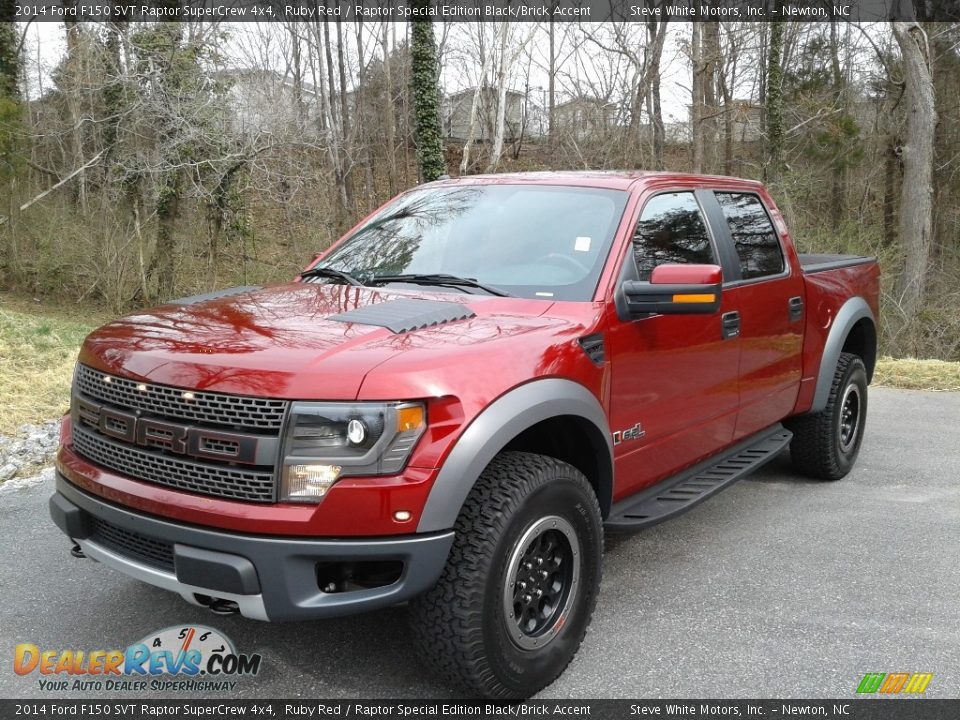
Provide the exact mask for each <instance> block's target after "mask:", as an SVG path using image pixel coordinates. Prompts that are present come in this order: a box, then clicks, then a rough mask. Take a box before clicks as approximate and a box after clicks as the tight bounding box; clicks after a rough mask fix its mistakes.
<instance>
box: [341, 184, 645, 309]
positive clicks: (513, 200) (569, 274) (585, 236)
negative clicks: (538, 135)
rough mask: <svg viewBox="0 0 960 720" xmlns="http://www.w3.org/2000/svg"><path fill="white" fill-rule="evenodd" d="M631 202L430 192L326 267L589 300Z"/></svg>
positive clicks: (548, 189)
mask: <svg viewBox="0 0 960 720" xmlns="http://www.w3.org/2000/svg"><path fill="white" fill-rule="evenodd" d="M627 198H628V194H627V193H626V192H623V191H620V190H608V189H600V188H582V187H568V186H559V185H556V186H554V185H509V184H495V185H494V184H491V185H459V186H452V187H439V188H422V189H418V190H413V191H411V192H409V193H407V194H405V195H403V196H401V197H399V198H397V200H395V201H394V202H393V203H391V204H390V205H388V206H387V207H386V208H384V209H383V210H382V211H381V212H379V213H378V214H377V215H375V216H374V217H373V218H371V219H370V221H369V222H367V223H366V224H365V225H364V226H362V227H361V228H360V229H358V230H357V231H356V232H355V233H354V234H353V235H352V236H350V237H349V238H347V239H346V240H344V241H343V243H341V244H340V245H339V246H338V247H337V248H335V249H334V250H333V251H332V252H331V253H330V254H329V255H327V256H326V257H325V258H324V260H323V261H322V264H324V265H326V266H328V267H331V268H334V269H336V270H340V271H343V272H347V273H350V274H351V275H352V276H354V277H356V278H358V279H359V280H361V281H363V282H370V283H374V281H375V280H376V278H377V277H378V276H384V275H400V274H407V275H410V274H436V273H439V274H446V275H456V276H459V277H461V278H470V279H472V280H476V281H478V282H480V283H483V284H484V285H487V286H489V287H493V288H496V289H498V290H501V291H503V292H506V293H509V294H511V295H515V296H518V297H527V298H545V299H554V300H578V301H589V300H592V299H593V295H594V292H595V291H596V288H597V282H598V281H599V279H600V273H601V271H602V269H603V265H604V262H605V260H606V258H607V255H608V253H609V251H610V245H611V243H612V242H613V236H614V234H615V232H616V229H617V226H618V225H619V223H620V219H621V217H622V215H623V210H624V208H625V207H626V203H627ZM436 289H440V288H436Z"/></svg>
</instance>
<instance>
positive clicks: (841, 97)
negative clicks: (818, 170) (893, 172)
mask: <svg viewBox="0 0 960 720" xmlns="http://www.w3.org/2000/svg"><path fill="white" fill-rule="evenodd" d="M830 71H831V73H832V75H833V89H834V93H835V94H836V99H837V104H838V105H839V107H840V108H841V110H842V113H841V117H842V118H843V120H844V121H846V119H847V103H846V100H847V92H846V82H845V79H844V75H843V71H842V70H841V68H840V39H839V37H838V34H837V22H836V20H833V19H831V20H830ZM846 153H847V148H846V147H844V146H842V145H841V146H837V147H835V148H834V155H833V160H832V162H831V163H830V165H831V168H830V173H831V185H832V189H831V192H830V226H831V227H832V228H833V229H834V230H838V229H839V228H840V221H841V220H842V218H843V210H844V207H845V206H846V197H847V160H846Z"/></svg>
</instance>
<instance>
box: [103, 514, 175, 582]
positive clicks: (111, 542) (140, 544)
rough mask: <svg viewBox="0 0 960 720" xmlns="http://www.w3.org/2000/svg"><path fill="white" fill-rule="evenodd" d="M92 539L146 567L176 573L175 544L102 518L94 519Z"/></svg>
mask: <svg viewBox="0 0 960 720" xmlns="http://www.w3.org/2000/svg"><path fill="white" fill-rule="evenodd" d="M92 520H93V533H92V534H91V536H90V539H91V540H93V541H94V542H96V543H97V544H98V545H102V546H103V547H105V548H107V550H112V551H113V552H115V553H117V554H118V555H122V556H123V557H125V558H129V559H132V560H139V561H140V562H142V563H143V564H145V565H149V566H151V567H155V568H158V569H160V570H166V571H167V572H174V563H173V544H172V543H168V542H166V541H165V540H158V539H157V538H152V537H147V536H146V535H141V534H140V533H137V532H133V531H132V530H125V529H124V528H122V527H117V526H116V525H113V524H111V523H108V522H106V521H104V520H101V519H100V518H92Z"/></svg>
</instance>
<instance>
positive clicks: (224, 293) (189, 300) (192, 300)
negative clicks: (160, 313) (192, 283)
mask: <svg viewBox="0 0 960 720" xmlns="http://www.w3.org/2000/svg"><path fill="white" fill-rule="evenodd" d="M260 287H261V286H260V285H244V286H243V287H235V288H227V289H226V290H214V291H213V292H209V293H204V294H203V295H191V296H190V297H185V298H178V299H176V300H169V301H167V302H166V303H164V305H196V304H197V303H202V302H206V301H207V300H216V299H217V298H222V297H230V296H231V295H243V294H244V293H248V292H252V291H254V290H259V289H260Z"/></svg>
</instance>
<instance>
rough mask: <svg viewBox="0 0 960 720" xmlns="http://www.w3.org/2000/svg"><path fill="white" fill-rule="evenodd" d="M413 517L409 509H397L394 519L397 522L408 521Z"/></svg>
mask: <svg viewBox="0 0 960 720" xmlns="http://www.w3.org/2000/svg"><path fill="white" fill-rule="evenodd" d="M410 518H411V515H410V511H409V510H397V511H396V512H395V513H394V514H393V519H394V520H396V521H397V522H407V520H409V519H410Z"/></svg>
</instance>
